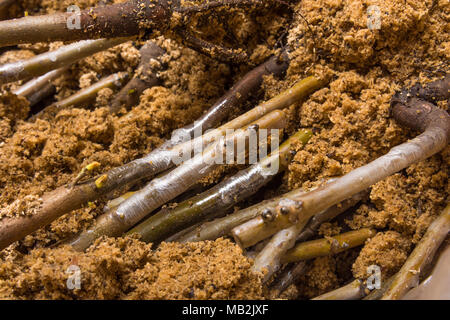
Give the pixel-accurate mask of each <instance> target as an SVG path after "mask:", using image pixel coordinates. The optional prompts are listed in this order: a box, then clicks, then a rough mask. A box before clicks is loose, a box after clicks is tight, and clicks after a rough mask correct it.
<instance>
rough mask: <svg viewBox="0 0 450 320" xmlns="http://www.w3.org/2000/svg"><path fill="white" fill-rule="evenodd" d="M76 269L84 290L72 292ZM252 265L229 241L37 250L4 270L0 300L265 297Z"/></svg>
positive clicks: (125, 242) (127, 242)
mask: <svg viewBox="0 0 450 320" xmlns="http://www.w3.org/2000/svg"><path fill="white" fill-rule="evenodd" d="M74 266H75V267H77V268H79V269H78V270H80V276H81V278H80V288H79V289H77V288H75V289H74V290H71V289H70V288H69V287H68V285H67V283H68V280H70V279H69V277H71V276H73V270H75V268H74ZM250 266H251V264H250V262H249V261H248V260H247V258H245V257H244V256H243V255H242V251H241V249H240V248H239V247H238V246H236V245H234V244H232V243H231V242H230V241H229V240H224V239H218V240H216V241H208V242H201V243H190V244H176V243H167V244H162V245H161V246H160V247H159V248H158V249H157V250H156V251H152V250H151V244H143V243H142V242H140V241H138V240H136V239H132V238H123V239H117V240H116V239H101V240H98V241H97V242H96V243H95V244H94V245H93V246H91V247H90V248H89V249H88V250H87V252H86V253H79V252H75V251H74V250H72V249H71V248H70V247H59V248H56V249H35V250H32V251H31V252H30V253H29V254H28V255H22V256H18V257H16V258H15V259H12V260H9V261H6V262H5V263H3V264H2V265H1V266H0V298H10V299H138V298H139V299H143V298H144V299H208V298H209V299H211V298H212V299H243V298H252V299H260V298H262V296H261V293H262V287H261V278H260V276H258V275H256V274H253V273H252V272H251V271H250ZM70 268H72V269H70ZM68 270H69V271H68ZM70 270H72V272H70ZM72 289H73V287H72Z"/></svg>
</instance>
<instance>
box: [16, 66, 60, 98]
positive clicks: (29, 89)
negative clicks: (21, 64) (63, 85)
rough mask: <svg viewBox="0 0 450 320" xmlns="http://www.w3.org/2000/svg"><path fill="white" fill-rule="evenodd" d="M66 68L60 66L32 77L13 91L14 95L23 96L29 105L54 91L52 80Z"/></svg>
mask: <svg viewBox="0 0 450 320" xmlns="http://www.w3.org/2000/svg"><path fill="white" fill-rule="evenodd" d="M66 70H67V69H66V68H60V69H56V70H52V71H50V72H47V73H46V74H44V75H42V76H40V77H37V78H34V79H32V80H30V81H28V82H27V83H25V84H24V85H22V86H21V87H19V88H17V89H16V90H14V91H13V93H14V94H15V95H18V96H22V97H25V98H26V99H27V100H28V102H29V103H30V106H33V105H35V104H36V103H38V102H40V101H41V100H42V99H44V98H46V97H48V96H50V95H51V94H52V93H53V92H54V91H55V86H54V85H53V84H52V81H53V80H54V79H56V78H58V77H59V76H61V75H62V74H63V73H64V72H65V71H66Z"/></svg>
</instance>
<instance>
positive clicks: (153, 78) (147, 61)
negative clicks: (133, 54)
mask: <svg viewBox="0 0 450 320" xmlns="http://www.w3.org/2000/svg"><path fill="white" fill-rule="evenodd" d="M139 53H140V54H141V60H140V63H139V66H138V68H137V71H136V74H135V76H134V77H133V79H131V80H130V81H129V82H128V83H127V84H126V85H125V86H124V87H123V88H122V90H120V92H119V93H117V94H116V96H115V97H114V99H113V101H112V103H111V106H110V108H109V109H110V112H111V113H117V112H119V111H120V109H121V108H122V107H125V108H129V107H131V106H133V105H136V104H137V103H138V102H139V97H140V96H141V94H142V92H143V91H144V90H145V89H148V88H151V87H154V86H157V85H159V84H160V83H161V81H160V79H159V78H158V76H157V71H158V70H159V69H160V68H161V57H162V55H163V54H164V53H165V51H164V50H163V49H161V48H160V47H159V46H158V45H157V44H156V43H155V42H153V41H148V42H147V43H146V44H145V45H144V46H143V47H142V48H141V49H140V50H139ZM155 62H156V64H157V65H158V66H157V67H155V66H154V65H155Z"/></svg>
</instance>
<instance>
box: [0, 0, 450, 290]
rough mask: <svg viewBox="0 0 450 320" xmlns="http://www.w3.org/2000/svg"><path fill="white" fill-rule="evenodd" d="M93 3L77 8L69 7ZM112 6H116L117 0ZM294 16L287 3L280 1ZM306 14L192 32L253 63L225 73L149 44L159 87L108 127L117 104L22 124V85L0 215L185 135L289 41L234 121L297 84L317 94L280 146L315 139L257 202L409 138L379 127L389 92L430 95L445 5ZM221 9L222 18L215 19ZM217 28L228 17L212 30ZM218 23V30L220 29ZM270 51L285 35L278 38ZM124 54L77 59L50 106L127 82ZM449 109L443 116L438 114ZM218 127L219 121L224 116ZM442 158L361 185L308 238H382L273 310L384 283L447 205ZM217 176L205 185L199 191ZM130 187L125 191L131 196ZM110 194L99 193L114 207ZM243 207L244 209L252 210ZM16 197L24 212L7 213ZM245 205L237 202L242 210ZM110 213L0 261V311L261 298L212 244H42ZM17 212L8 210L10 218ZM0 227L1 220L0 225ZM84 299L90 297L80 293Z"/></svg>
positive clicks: (37, 49) (223, 246)
mask: <svg viewBox="0 0 450 320" xmlns="http://www.w3.org/2000/svg"><path fill="white" fill-rule="evenodd" d="M73 2H74V1H66V0H59V1H50V0H48V1H47V0H27V1H22V4H20V5H19V4H16V5H15V6H14V7H13V8H11V11H12V13H11V14H12V15H14V16H23V12H24V11H25V10H26V11H28V12H29V14H30V15H31V14H43V13H49V12H56V11H65V10H66V8H67V6H68V5H71V4H73ZM97 2H98V1H95V0H86V1H84V0H78V1H76V3H77V4H78V5H79V6H80V7H82V8H85V7H88V6H90V5H95V4H96V3H97ZM115 2H117V1H115ZM292 3H295V2H292ZM433 3H434V1H432V0H427V1H418V0H407V1H405V2H401V3H399V2H398V1H395V0H378V1H368V0H358V1H349V0H303V1H301V2H299V3H298V4H294V5H293V7H294V15H293V19H290V12H289V10H287V9H286V8H285V7H284V6H283V5H281V4H277V7H276V8H275V9H273V7H272V8H271V7H270V6H267V7H265V8H263V9H262V10H261V11H255V12H250V13H244V11H243V10H232V12H229V13H228V12H221V14H224V15H222V16H215V15H214V16H208V17H207V18H205V17H200V18H196V19H194V20H193V21H192V23H193V28H195V29H197V30H199V32H200V33H201V35H202V37H203V38H205V39H208V40H210V41H213V42H216V43H223V44H224V45H227V46H235V47H239V46H240V47H245V48H248V50H249V52H251V53H252V54H251V59H250V61H249V63H248V64H242V65H240V66H231V65H226V64H223V63H219V62H217V61H214V60H212V59H209V58H206V57H204V56H202V55H200V54H198V53H196V52H194V51H192V50H190V49H187V48H184V47H182V46H180V45H178V44H177V43H176V42H175V41H173V40H168V39H164V38H162V37H160V38H158V39H157V42H158V44H159V45H160V46H162V47H163V48H164V49H165V50H166V52H167V54H166V55H165V56H164V57H163V59H162V63H163V64H164V65H165V66H166V68H167V69H166V71H162V72H160V74H159V76H160V78H161V79H162V86H160V87H154V88H151V89H148V90H146V91H145V92H144V93H143V94H142V95H141V98H140V103H139V104H138V105H137V106H134V107H133V108H132V109H131V111H130V112H129V113H127V114H124V115H118V116H113V115H110V114H109V113H108V110H107V106H108V104H109V101H110V99H111V98H112V95H113V93H114V92H112V91H111V89H107V90H103V91H102V92H101V93H100V94H99V95H98V97H97V99H96V101H95V102H93V103H92V104H91V105H89V106H87V107H86V108H84V109H78V108H73V109H69V110H64V111H62V112H60V113H59V114H58V115H56V117H54V118H52V119H50V120H48V121H43V120H38V121H36V122H34V123H32V122H28V121H26V117H27V115H28V113H29V107H28V105H27V102H26V101H24V99H22V98H17V97H14V96H13V95H11V94H8V93H7V92H10V91H11V89H14V88H16V87H17V86H19V85H20V84H22V83H23V82H17V83H12V84H7V85H3V86H1V89H2V90H3V94H2V95H1V98H0V99H1V100H0V188H1V193H0V206H1V208H2V211H1V212H6V211H8V213H7V214H6V213H5V215H11V214H22V212H25V213H26V212H32V211H27V210H26V208H25V207H24V204H28V205H29V206H28V207H27V208H33V205H31V204H32V203H35V204H36V199H39V197H40V196H41V195H42V194H43V193H44V192H46V191H49V190H52V189H54V188H56V187H58V186H60V185H63V184H66V183H69V182H70V181H72V180H73V179H74V177H75V176H76V175H77V174H78V173H79V171H80V170H81V168H83V167H84V166H86V165H87V164H88V163H91V162H93V161H98V162H100V163H101V170H102V171H106V170H108V169H109V168H112V167H116V166H119V165H122V164H123V163H126V162H128V161H130V160H133V159H136V158H138V157H140V156H143V155H145V154H146V153H148V152H149V151H151V150H152V149H154V148H155V147H157V146H158V145H159V144H161V143H162V142H163V141H164V139H166V138H168V137H169V135H170V133H171V131H172V130H173V129H175V128H178V127H181V126H183V125H186V124H189V123H191V122H193V121H194V120H195V119H196V118H198V117H199V116H200V115H201V114H202V112H204V110H206V109H207V108H208V107H209V106H210V105H211V104H212V103H214V102H215V99H217V98H218V97H219V96H220V95H221V94H223V93H224V92H225V91H226V90H227V88H229V87H230V86H231V85H232V84H233V83H234V82H236V81H237V80H238V79H239V78H240V77H241V76H242V75H243V74H244V73H245V72H246V71H248V70H250V69H251V68H252V67H253V66H254V65H256V64H257V63H260V62H262V61H264V60H265V59H266V58H267V57H268V56H269V55H270V54H271V53H273V52H274V47H275V44H276V43H277V41H278V40H279V39H280V36H281V35H282V33H283V32H284V31H286V28H288V29H289V28H292V29H291V30H290V31H289V32H288V34H287V42H288V44H289V45H290V47H291V48H292V50H291V53H290V56H291V60H292V61H291V64H290V67H289V69H288V71H287V75H286V77H285V78H284V79H283V80H279V79H276V78H274V77H272V76H269V77H266V78H265V81H264V83H263V86H262V90H261V92H263V95H261V94H260V95H259V96H256V97H254V98H252V99H250V101H248V102H247V103H246V104H245V105H244V106H243V107H242V108H241V109H242V110H235V112H233V115H235V114H236V113H238V112H239V113H241V112H243V109H248V108H249V107H250V106H251V105H254V104H256V103H257V102H258V101H260V100H262V99H268V98H270V97H273V96H275V95H276V94H278V93H279V92H280V91H281V90H284V89H286V88H288V87H289V86H291V85H292V84H293V83H295V82H296V81H298V80H299V79H301V78H303V77H305V76H306V75H309V74H314V75H316V76H319V77H321V78H323V79H325V80H327V81H328V82H329V84H328V86H326V87H325V88H323V89H321V90H319V91H317V92H315V93H314V94H312V95H311V96H310V97H309V98H307V99H306V100H305V101H304V102H302V103H294V104H293V105H292V106H291V107H290V109H289V115H290V125H289V126H288V129H287V132H286V134H291V133H293V132H294V131H296V130H298V129H299V128H300V127H309V128H313V131H314V136H313V137H312V139H311V140H310V142H309V144H308V145H306V147H305V148H302V149H299V150H297V152H296V154H295V156H294V157H293V161H292V163H291V165H290V166H289V168H288V170H287V171H286V173H285V174H284V176H283V177H282V179H280V180H281V185H278V184H273V187H271V186H269V187H268V188H266V190H265V191H264V196H265V197H268V196H269V195H273V194H279V193H280V192H281V191H283V192H285V191H287V190H290V189H294V188H298V187H302V188H305V189H308V188H311V187H313V186H316V185H318V184H321V183H323V181H326V180H328V179H330V178H333V177H337V176H340V175H343V174H345V173H347V172H349V171H351V170H352V169H354V168H356V167H359V166H361V165H364V164H366V163H368V162H369V161H371V160H374V159H375V158H377V157H379V156H380V155H382V154H384V153H385V152H387V151H388V150H389V149H390V148H391V147H393V146H395V145H397V144H400V143H402V142H404V141H406V140H407V139H409V138H412V137H414V136H415V135H416V133H415V132H410V131H409V130H407V129H404V128H401V127H399V126H398V125H397V124H396V123H395V121H394V120H393V119H391V118H390V115H389V102H390V98H391V96H392V94H393V93H394V92H395V90H397V89H399V88H401V87H403V86H409V85H411V84H413V83H415V82H417V81H421V82H427V81H430V80H433V79H435V78H437V77H439V76H441V75H442V74H443V73H445V72H447V73H448V72H449V69H448V65H446V64H444V61H448V60H449V58H450V50H449V46H450V39H449V36H448V28H449V24H448V19H449V17H450V5H449V3H448V1H445V0H440V1H437V2H436V4H435V6H434V7H433V9H431V8H432V4H433ZM374 4H375V5H378V6H379V8H381V20H380V21H381V28H380V29H379V30H378V29H375V30H370V29H368V27H367V9H368V7H369V6H370V5H374ZM222 11H224V10H222ZM224 17H225V18H226V19H224ZM225 20H226V23H224V21H225ZM281 38H282V37H281ZM61 44H62V43H60V42H58V43H53V44H50V45H48V44H35V45H20V46H19V47H18V49H17V50H11V51H6V52H5V53H3V54H1V55H0V63H7V62H12V61H17V60H21V59H27V58H30V57H32V56H34V55H36V54H39V53H41V52H44V51H47V50H48V49H49V48H52V49H54V48H56V47H58V46H60V45H61ZM138 44H140V43H139V42H128V43H125V44H122V45H119V46H117V47H115V48H111V49H109V50H107V51H105V52H102V53H98V54H96V55H93V56H92V57H89V58H86V59H83V60H82V61H80V62H78V63H76V64H74V65H73V66H72V67H71V68H70V70H69V71H68V72H66V73H65V74H64V75H63V76H62V77H60V78H59V79H57V80H55V81H54V84H55V85H56V90H57V93H56V95H55V96H54V99H56V100H60V99H63V98H65V97H67V96H69V95H71V94H73V93H74V92H76V91H78V90H79V89H80V88H84V87H87V86H89V85H90V84H92V83H94V82H96V81H97V80H99V79H101V78H102V77H104V76H107V75H109V74H111V73H114V72H118V71H127V72H130V73H132V72H134V69H135V68H136V67H137V65H138V63H139V54H138V50H137V45H138ZM440 106H441V107H446V106H445V104H440ZM230 117H231V116H230ZM449 151H450V148H448V147H447V148H446V149H445V150H444V151H442V152H441V153H440V154H437V155H435V156H433V157H431V158H430V159H427V160H426V161H422V162H420V163H418V164H415V165H412V166H411V167H409V168H407V169H406V170H403V171H402V172H400V173H398V174H395V175H393V176H391V177H389V178H387V179H385V180H383V181H381V182H379V183H377V184H376V185H374V186H373V188H372V189H371V192H370V199H369V200H368V201H365V203H363V204H362V205H360V206H358V207H357V208H356V209H355V210H354V213H351V214H349V215H347V216H346V217H345V219H337V220H336V221H332V222H331V223H327V224H324V225H323V226H322V227H321V228H320V235H318V236H320V237H322V236H324V235H325V236H330V235H334V234H337V233H339V232H345V231H347V230H348V229H359V228H361V227H372V228H375V229H377V230H378V231H379V233H378V234H377V235H376V236H375V237H374V238H372V239H371V240H370V241H368V242H367V243H366V244H365V245H364V246H362V247H359V248H354V249H351V250H349V251H347V252H343V253H340V254H337V255H335V256H331V257H322V258H318V259H315V260H312V261H310V262H309V263H308V270H307V271H306V273H305V274H304V275H303V276H302V278H301V279H300V281H299V283H298V284H297V285H296V287H292V288H291V289H290V290H289V292H290V293H286V294H285V295H284V296H283V297H289V298H295V297H300V298H310V297H313V296H316V295H319V294H322V293H325V292H326V291H329V290H333V289H335V288H337V287H339V286H341V285H343V284H345V283H346V282H347V281H349V280H350V279H352V278H354V277H360V278H365V277H366V276H367V274H366V270H367V267H368V266H369V265H372V264H377V265H379V266H380V267H381V270H382V275H383V278H386V277H389V276H390V275H392V274H393V273H395V272H396V271H398V270H399V268H400V267H401V265H402V263H403V262H404V261H405V259H406V258H407V256H408V254H409V253H410V252H411V250H412V249H413V248H414V245H415V244H416V243H417V242H418V241H419V240H420V238H421V237H422V235H423V234H424V232H425V230H426V228H427V227H428V225H429V224H430V223H431V222H432V221H433V219H434V218H435V217H436V215H437V214H438V213H439V212H440V211H441V210H442V208H443V207H444V206H445V204H446V203H447V202H448V194H449V186H448V175H449V161H450V160H449V159H450V157H449ZM225 172H226V169H221V170H219V171H217V172H215V173H214V174H213V175H211V176H209V177H207V178H205V179H204V180H203V183H204V185H207V184H208V185H209V184H212V183H214V182H216V181H218V179H219V178H220V177H222V176H223V175H224V173H225ZM140 185H141V184H138V185H136V186H134V187H135V188H136V189H137V188H138V187H139V186H140ZM117 195H118V194H115V195H111V197H113V196H117ZM260 198H261V195H256V196H255V197H254V199H260ZM17 199H22V200H20V201H19V202H20V203H19V202H17V201H18V200H17ZM254 199H253V200H252V199H250V202H251V201H254ZM106 200H107V199H99V200H98V201H95V203H93V204H92V205H90V206H86V207H84V208H82V209H79V210H75V211H74V212H72V213H70V214H67V215H64V216H62V217H61V218H59V219H57V220H56V221H54V222H53V223H52V224H50V225H49V226H47V227H45V228H42V229H40V230H38V231H36V232H35V233H33V234H31V235H29V236H27V237H26V238H25V239H24V240H22V241H20V242H18V243H16V244H14V245H12V246H11V247H10V248H8V249H7V250H4V251H3V252H1V253H0V297H2V298H21V299H22V298H25V299H27V298H28V299H32V298H37V299H55V298H58V299H87V298H97V299H138V298H139V299H172V298H174V299H175V298H185V299H186V298H195V299H228V298H237V299H241V298H244V299H245V298H248V299H254V298H262V297H263V292H262V288H261V280H260V278H259V276H257V275H252V274H251V273H250V271H249V270H250V266H251V261H249V260H247V259H246V258H244V256H243V255H242V254H241V252H240V249H238V248H237V247H236V246H235V245H234V244H233V243H231V242H230V241H225V240H217V241H215V242H205V243H198V244H186V245H180V244H163V245H162V246H161V247H159V248H158V249H157V250H156V251H152V250H151V247H150V246H149V245H146V244H143V243H142V242H139V241H138V240H135V239H117V240H115V239H100V240H99V241H97V242H96V244H95V245H94V246H93V247H91V248H90V249H89V250H88V252H87V253H85V254H79V253H75V252H73V251H71V249H70V248H67V247H56V248H53V249H49V248H46V249H44V248H43V247H45V246H48V245H50V244H54V243H56V242H57V241H60V240H62V239H65V238H67V237H70V236H72V235H74V234H75V233H77V232H79V231H80V230H82V229H84V228H86V227H88V226H89V225H90V224H91V223H92V221H93V219H94V218H95V217H96V216H98V215H99V214H101V213H103V207H104V205H105V203H106ZM14 206H17V208H20V209H17V210H6V211H5V208H9V209H11V208H13V207H14ZM0 215H1V214H0ZM72 263H74V264H75V265H78V266H79V267H80V269H81V271H82V274H83V282H82V283H83V284H82V288H81V290H75V291H71V290H68V289H67V286H66V281H67V279H68V276H69V275H68V274H67V273H66V270H67V268H68V267H69V266H70V264H72ZM93 288H95V289H93Z"/></svg>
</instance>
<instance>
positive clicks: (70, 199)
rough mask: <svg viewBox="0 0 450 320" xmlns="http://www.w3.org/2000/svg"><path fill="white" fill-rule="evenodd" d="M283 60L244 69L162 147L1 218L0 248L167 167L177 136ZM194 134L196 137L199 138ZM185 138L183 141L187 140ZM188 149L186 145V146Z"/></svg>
mask: <svg viewBox="0 0 450 320" xmlns="http://www.w3.org/2000/svg"><path fill="white" fill-rule="evenodd" d="M287 65H288V63H287V60H282V61H280V62H278V60H277V59H274V58H270V59H269V60H268V61H267V62H266V63H263V64H262V65H260V66H258V67H257V68H255V69H253V70H252V71H250V72H249V73H247V74H246V75H245V76H244V77H243V78H242V79H241V80H240V81H239V82H238V83H237V84H236V85H235V86H233V87H232V88H231V89H230V90H229V91H228V92H227V93H226V94H225V95H224V96H222V97H221V98H220V99H219V100H218V101H217V103H215V104H214V105H213V106H212V107H211V108H210V109H209V110H208V111H207V112H206V113H205V114H204V115H203V116H202V117H201V118H200V120H199V121H196V122H194V124H192V125H189V126H187V127H185V128H182V129H179V130H175V131H174V133H173V134H172V138H171V139H170V140H168V141H166V142H165V143H164V144H163V145H162V146H160V147H159V148H157V149H155V150H153V151H152V152H151V153H149V154H148V155H146V156H145V157H143V158H139V159H136V160H134V161H131V162H129V163H127V164H124V165H123V166H120V167H117V168H114V169H111V170H110V171H108V172H106V173H104V174H103V175H102V176H100V177H97V178H95V179H90V180H88V181H85V182H84V183H80V184H77V186H76V187H74V188H71V187H70V186H62V187H59V188H57V189H55V190H53V191H51V192H48V193H46V194H44V195H43V196H42V197H41V199H42V205H41V206H40V208H39V210H37V211H36V213H35V214H34V215H33V216H32V217H11V218H10V217H5V218H3V219H1V220H0V250H1V249H3V248H5V247H6V246H8V245H9V244H11V243H13V242H14V241H17V240H20V239H22V238H23V237H25V236H26V235H28V234H30V233H31V232H33V231H35V230H37V229H39V228H40V227H43V226H45V225H47V224H49V223H50V222H52V221H53V220H55V219H56V218H58V217H60V216H61V215H63V214H65V213H67V212H70V211H72V210H75V209H78V208H80V207H81V206H83V205H84V204H86V203H88V202H89V201H93V200H96V199H98V198H99V197H101V196H104V195H106V194H108V193H110V192H111V191H113V190H115V189H117V188H119V187H122V186H125V185H128V184H133V183H135V182H137V181H139V180H141V179H146V178H151V177H153V176H155V175H156V174H158V173H160V172H163V171H165V170H168V169H170V168H171V167H172V166H174V163H173V161H172V159H173V156H174V155H176V156H178V155H179V152H180V151H183V150H186V146H182V147H179V148H178V149H175V148H174V146H177V145H179V144H180V143H182V142H183V138H188V140H189V138H191V137H192V136H194V133H195V132H200V133H202V132H204V130H207V129H209V128H212V127H214V126H216V125H217V124H218V123H219V122H220V121H222V120H223V119H224V118H225V117H226V116H227V115H228V114H229V112H230V110H233V109H234V108H235V107H238V106H240V104H241V103H243V102H244V101H245V99H247V98H248V97H249V96H250V94H251V93H253V92H255V91H256V90H258V89H259V87H260V84H261V82H262V77H263V76H264V75H267V74H271V73H273V74H275V75H279V74H281V73H282V72H283V71H284V70H285V69H286V68H287ZM317 83H318V82H317V81H316V80H311V79H310V80H307V81H306V83H304V84H303V86H302V85H299V86H298V87H297V90H293V93H291V94H288V92H283V93H281V94H280V96H277V97H275V98H274V99H272V100H270V101H268V102H266V103H264V104H263V106H264V105H265V106H266V107H260V108H259V109H258V110H259V111H260V112H262V113H259V115H260V116H261V115H262V114H265V113H267V112H269V111H271V110H275V109H277V108H278V109H282V108H284V107H286V106H288V105H289V104H290V103H293V102H294V101H295V100H296V99H300V98H302V97H304V96H306V95H307V94H308V93H309V91H308V90H314V89H315V85H314V84H316V85H317ZM257 116H258V113H257V114H254V112H250V113H249V114H248V116H245V115H244V116H243V117H240V118H239V120H233V121H232V122H230V123H228V125H224V126H222V130H219V131H217V130H214V132H215V133H212V134H210V135H209V140H208V139H205V140H208V141H209V142H211V141H213V140H214V139H213V138H214V137H220V136H221V135H222V134H225V131H226V129H237V128H240V127H242V126H245V125H246V124H248V123H250V122H252V121H254V120H256V119H257V118H256V119H255V117H257ZM200 139H202V138H201V137H200ZM187 143H188V144H189V148H192V144H191V143H190V141H188V142H187ZM187 143H185V144H187ZM189 150H190V149H189ZM101 177H106V181H105V182H104V183H103V185H102V188H97V186H96V184H95V181H96V180H97V179H99V178H101Z"/></svg>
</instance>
